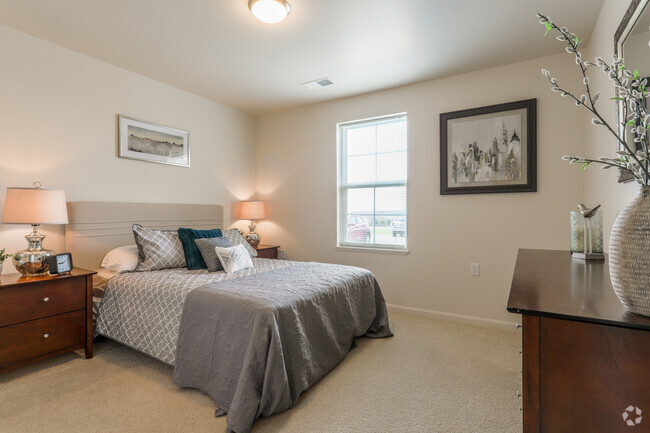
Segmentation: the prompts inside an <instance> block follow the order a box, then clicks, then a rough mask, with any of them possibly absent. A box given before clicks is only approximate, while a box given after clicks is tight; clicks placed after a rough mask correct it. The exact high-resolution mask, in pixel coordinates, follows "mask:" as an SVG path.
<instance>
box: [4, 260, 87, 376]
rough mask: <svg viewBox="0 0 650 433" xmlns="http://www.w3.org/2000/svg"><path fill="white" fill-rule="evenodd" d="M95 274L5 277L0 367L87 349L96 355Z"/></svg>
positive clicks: (84, 272) (76, 271)
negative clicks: (94, 347) (94, 341)
mask: <svg viewBox="0 0 650 433" xmlns="http://www.w3.org/2000/svg"><path fill="white" fill-rule="evenodd" d="M94 273H95V272H92V271H88V270H86V269H80V268H76V269H74V270H73V271H72V272H71V273H70V274H66V275H60V276H50V275H48V276H43V277H31V278H25V277H22V276H21V275H20V274H7V275H2V276H0V372H4V371H6V370H10V369H12V368H15V367H19V366H21V365H23V364H27V363H29V362H33V361H37V360H40V359H44V358H48V357H50V356H54V355H57V354H59V353H64V352H70V351H72V350H77V349H82V348H83V349H85V352H86V353H85V354H86V358H92V356H93V342H92V338H93V323H92V287H93V274H94Z"/></svg>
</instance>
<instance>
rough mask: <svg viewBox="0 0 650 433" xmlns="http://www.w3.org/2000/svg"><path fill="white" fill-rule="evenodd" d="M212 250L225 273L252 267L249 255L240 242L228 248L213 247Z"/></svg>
mask: <svg viewBox="0 0 650 433" xmlns="http://www.w3.org/2000/svg"><path fill="white" fill-rule="evenodd" d="M214 250H215V252H216V253H217V257H219V261H220V262H221V265H222V266H223V270H224V271H226V273H227V274H230V273H231V272H237V271H241V270H244V269H250V268H252V267H253V261H252V260H251V256H250V255H249V254H248V251H246V248H245V247H244V246H243V245H241V244H240V245H235V246H234V247H228V248H220V247H215V248H214Z"/></svg>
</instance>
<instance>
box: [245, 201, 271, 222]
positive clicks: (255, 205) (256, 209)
mask: <svg viewBox="0 0 650 433" xmlns="http://www.w3.org/2000/svg"><path fill="white" fill-rule="evenodd" d="M263 218H266V211H265V210H264V202H263V201H261V200H249V201H242V202H239V219H242V220H261V219H263Z"/></svg>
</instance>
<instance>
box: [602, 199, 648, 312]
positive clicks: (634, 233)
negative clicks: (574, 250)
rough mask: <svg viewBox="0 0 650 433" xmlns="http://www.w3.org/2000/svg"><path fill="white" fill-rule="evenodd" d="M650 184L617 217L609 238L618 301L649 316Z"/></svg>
mask: <svg viewBox="0 0 650 433" xmlns="http://www.w3.org/2000/svg"><path fill="white" fill-rule="evenodd" d="M648 252H650V186H641V187H640V190H639V195H638V196H637V198H635V199H634V200H632V202H630V204H629V205H627V207H626V208H625V209H623V210H622V211H621V213H620V214H619V215H618V217H617V218H616V221H615V222H614V226H613V227H612V234H611V237H610V239H609V274H610V276H611V279H612V287H614V291H615V292H616V296H618V299H619V300H620V301H621V303H622V304H623V305H624V306H625V308H627V309H628V310H630V311H631V312H633V313H636V314H640V315H642V316H646V317H650V256H649V255H648Z"/></svg>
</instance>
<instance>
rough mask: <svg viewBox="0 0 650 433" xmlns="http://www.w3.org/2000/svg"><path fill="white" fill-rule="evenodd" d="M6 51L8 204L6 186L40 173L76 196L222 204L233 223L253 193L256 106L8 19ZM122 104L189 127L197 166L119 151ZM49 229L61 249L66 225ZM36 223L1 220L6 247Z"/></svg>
mask: <svg viewBox="0 0 650 433" xmlns="http://www.w3.org/2000/svg"><path fill="white" fill-rule="evenodd" d="M0 59H2V62H0V63H1V64H2V66H1V67H0V95H1V96H0V131H1V132H0V190H1V191H2V192H1V193H0V209H2V206H3V203H2V201H1V200H4V195H5V194H4V191H5V188H6V187H8V186H30V185H31V184H32V182H33V181H34V180H39V181H41V182H42V183H43V184H44V186H45V187H49V188H59V189H64V190H65V192H66V194H67V198H68V200H97V201H136V202H137V201H141V202H176V203H218V204H223V205H224V206H225V209H224V210H225V217H226V224H230V223H231V222H232V221H233V220H234V219H233V215H232V210H231V205H232V204H233V203H235V202H236V201H237V200H238V198H248V197H249V196H250V195H251V194H253V193H254V191H255V174H254V173H255V164H254V159H253V158H252V157H251V155H252V154H253V152H254V127H255V125H254V120H253V118H252V117H250V116H249V115H247V114H244V113H242V112H240V111H237V110H234V109H232V108H229V107H226V106H224V105H221V104H218V103H215V102H212V101H209V100H207V99H204V98H201V97H198V96H196V95H192V94H189V93H187V92H184V91H181V90H178V89H175V88H173V87H170V86H167V85H165V84H162V83H159V82H157V81H153V80H150V79H147V78H144V77H142V76H139V75H136V74H134V73H131V72H128V71H125V70H123V69H120V68H117V67H114V66H111V65H108V64H106V63H102V62H100V61H97V60H94V59H92V58H89V57H86V56H84V55H81V54H78V53H75V52H73V51H70V50H67V49H64V48H61V47H59V46H56V45H53V44H50V43H48V42H45V41H43V40H40V39H36V38H33V37H31V36H28V35H26V34H24V33H20V32H17V31H15V30H12V29H9V28H7V27H3V26H0ZM117 114H124V115H129V116H133V117H136V118H140V119H145V120H149V121H152V122H155V123H160V124H164V125H170V126H174V127H176V128H180V129H185V130H187V131H190V149H191V168H189V169H188V168H181V167H175V166H167V165H161V164H151V163H146V162H139V161H131V160H126V159H119V158H117V157H116V131H117V123H116V115H117ZM44 229H45V233H46V234H48V238H47V239H46V240H45V246H46V247H50V248H52V249H55V250H57V251H63V250H64V248H65V246H64V242H63V238H62V233H63V229H62V227H45V228H44ZM28 232H29V227H28V226H9V225H0V248H2V247H7V249H8V250H9V251H15V250H18V249H22V248H25V245H26V242H25V240H24V239H23V236H24V235H25V234H27V233H28ZM7 263H8V262H5V265H7ZM7 272H13V267H12V266H5V269H4V273H7Z"/></svg>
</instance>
